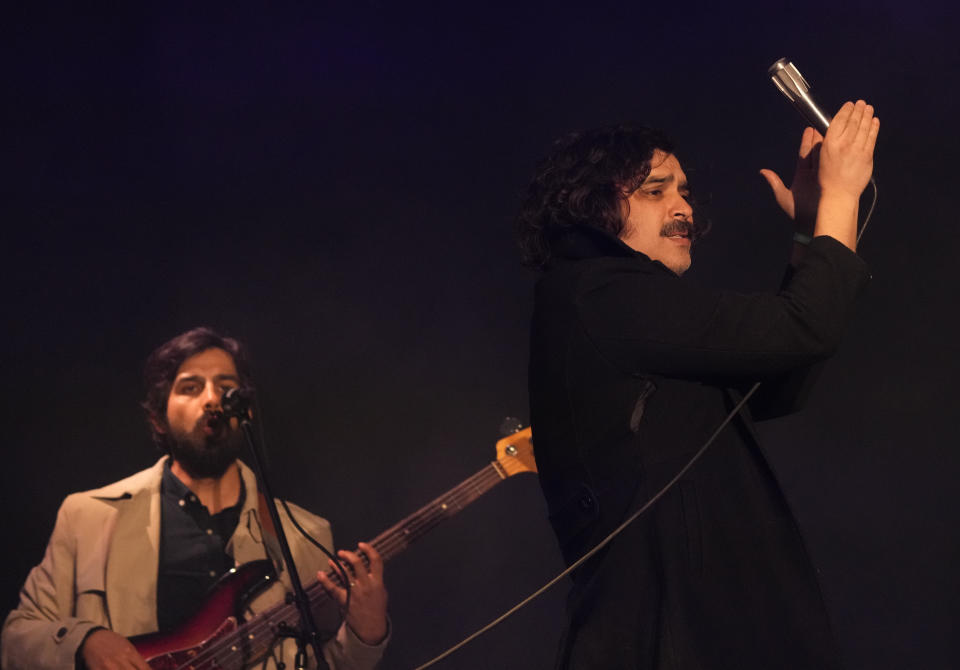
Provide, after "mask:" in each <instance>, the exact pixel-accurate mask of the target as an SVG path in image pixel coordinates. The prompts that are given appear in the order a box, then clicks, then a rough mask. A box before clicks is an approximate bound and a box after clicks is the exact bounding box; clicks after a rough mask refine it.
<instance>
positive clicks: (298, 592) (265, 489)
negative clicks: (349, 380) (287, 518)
mask: <svg viewBox="0 0 960 670" xmlns="http://www.w3.org/2000/svg"><path fill="white" fill-rule="evenodd" d="M234 416H236V415H234ZM237 420H238V421H239V422H240V428H241V429H242V430H243V435H244V437H245V438H246V439H247V446H248V447H250V453H251V454H253V465H254V470H255V471H256V474H257V481H258V482H259V485H260V487H261V489H262V491H261V493H262V494H263V497H264V498H266V501H267V505H266V507H267V511H268V512H269V513H270V519H271V521H273V528H274V530H275V531H276V534H277V542H278V543H279V545H280V553H281V555H282V556H283V564H284V565H285V566H286V569H287V574H288V575H289V577H290V585H291V586H292V587H293V601H294V602H295V603H296V605H297V609H298V610H299V611H300V631H299V634H296V635H294V636H293V637H295V638H296V640H297V649H298V651H297V666H298V668H297V670H302V669H303V668H306V654H304V653H303V652H304V641H306V642H308V643H309V644H310V646H311V647H312V648H313V656H314V658H316V660H317V667H318V668H323V669H327V670H329V666H328V665H327V662H326V660H325V659H324V658H323V653H322V652H321V650H320V634H319V632H318V631H317V624H316V623H315V622H314V620H313V612H312V611H311V609H310V600H309V599H308V598H307V594H306V592H305V591H304V590H303V584H302V583H301V582H300V575H299V573H298V572H297V566H296V564H295V563H294V562H293V554H291V553H290V545H289V544H288V543H287V535H286V533H285V532H284V531H283V524H282V523H280V513H279V512H278V511H277V502H276V499H275V498H274V497H273V490H272V489H271V488H270V482H269V481H268V480H267V474H266V467H265V465H264V458H263V451H262V449H261V447H260V445H259V444H258V443H257V440H256V439H255V438H254V435H253V424H252V422H251V421H250V419H249V418H248V417H247V416H237Z"/></svg>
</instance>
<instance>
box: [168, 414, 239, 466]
mask: <svg viewBox="0 0 960 670" xmlns="http://www.w3.org/2000/svg"><path fill="white" fill-rule="evenodd" d="M244 443H245V442H244V438H243V434H242V433H241V431H240V429H239V428H236V429H234V428H232V427H231V426H230V423H229V421H228V420H227V419H225V418H224V417H223V415H222V414H216V413H205V414H204V415H203V416H202V417H200V419H198V420H197V423H196V425H195V426H194V427H193V430H190V431H189V432H184V431H178V430H173V429H171V431H170V439H169V443H168V444H169V447H170V455H171V457H172V458H173V460H175V461H176V462H177V463H178V464H180V466H181V467H182V468H183V469H184V470H186V471H187V474H189V475H190V476H191V477H193V478H194V479H209V478H214V479H215V478H218V477H221V476H222V475H223V474H224V473H225V472H226V471H227V469H228V468H229V467H230V466H231V465H232V464H233V463H234V461H236V460H237V458H239V456H240V453H241V451H242V449H243V445H244Z"/></svg>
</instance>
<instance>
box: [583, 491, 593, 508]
mask: <svg viewBox="0 0 960 670" xmlns="http://www.w3.org/2000/svg"><path fill="white" fill-rule="evenodd" d="M580 509H582V510H583V511H584V512H589V511H590V510H592V509H593V496H591V495H590V494H589V493H584V494H583V495H582V496H580Z"/></svg>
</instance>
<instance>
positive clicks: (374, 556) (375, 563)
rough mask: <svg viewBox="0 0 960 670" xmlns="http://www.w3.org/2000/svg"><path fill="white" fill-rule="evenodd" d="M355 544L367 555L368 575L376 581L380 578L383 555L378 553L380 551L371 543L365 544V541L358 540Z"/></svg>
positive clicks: (381, 576) (381, 577)
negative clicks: (368, 563) (368, 562)
mask: <svg viewBox="0 0 960 670" xmlns="http://www.w3.org/2000/svg"><path fill="white" fill-rule="evenodd" d="M357 546H359V547H360V550H361V551H362V552H363V553H365V554H366V555H367V559H368V560H369V561H370V566H369V568H370V575H371V576H372V577H373V578H374V579H376V580H377V581H380V580H382V579H383V557H382V556H381V555H380V552H379V551H377V550H376V549H375V548H374V547H373V545H372V544H367V543H366V542H360V543H358V545H357Z"/></svg>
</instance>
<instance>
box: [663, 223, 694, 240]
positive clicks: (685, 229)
mask: <svg viewBox="0 0 960 670" xmlns="http://www.w3.org/2000/svg"><path fill="white" fill-rule="evenodd" d="M660 235H661V236H662V237H666V238H668V239H671V240H674V241H677V242H681V241H682V242H686V243H687V244H690V243H692V242H693V240H694V238H695V237H696V234H695V229H694V225H693V223H692V222H691V221H682V220H680V221H671V222H670V223H668V224H667V225H665V226H664V227H663V230H661V231H660Z"/></svg>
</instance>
